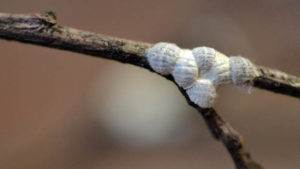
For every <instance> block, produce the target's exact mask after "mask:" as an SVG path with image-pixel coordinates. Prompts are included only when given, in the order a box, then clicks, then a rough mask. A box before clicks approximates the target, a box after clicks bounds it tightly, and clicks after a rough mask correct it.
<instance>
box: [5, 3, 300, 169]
mask: <svg viewBox="0 0 300 169" xmlns="http://www.w3.org/2000/svg"><path fill="white" fill-rule="evenodd" d="M0 4H1V5H0V11H1V12H11V13H36V12H42V11H44V10H48V9H52V10H54V11H55V12H56V13H57V15H58V22H59V23H60V24H63V25H68V26H72V27H76V28H80V29H84V30H89V31H93V32H98V33H102V34H108V35H112V36H116V37H121V38H127V39H133V40H140V41H146V42H151V43H154V42H158V41H171V42H175V43H177V44H179V45H180V46H181V47H187V48H192V47H195V46H203V45H205V46H210V47H214V48H216V49H217V50H219V51H222V52H224V53H225V54H228V55H242V56H246V57H248V58H250V59H251V60H252V61H253V62H255V63H257V64H260V65H265V66H269V67H273V68H278V69H281V70H284V71H286V72H288V73H291V74H295V75H298V76H300V73H299V72H300V63H299V61H300V57H299V53H300V48H299V46H300V31H299V28H300V22H299V19H300V2H299V1H298V0H264V1H256V0H246V1H237V0H236V1H234V0H231V1H221V0H219V1H218V0H206V1H204V0H184V1H178V0H176V1H175V0H173V1H166V0H161V1H157V0H155V1H143V0H140V1H138V0H129V1H122V0H107V1H101V0H98V1H96V0H85V1H80V0H73V1H71V0H26V1H17V0H0ZM0 51H1V53H0V86H1V87H0V93H1V94H0V168H1V169H54V168H55V169H71V168H72V169H86V168H88V169H135V168H136V169H140V168H143V169H168V168H169V169H182V168H189V169H196V168H205V169H220V168H222V169H225V168H228V169H229V168H234V166H233V163H232V161H231V158H230V157H229V155H228V154H227V152H226V150H225V148H224V147H223V146H222V144H221V143H219V142H216V141H215V140H214V139H213V138H212V137H211V135H210V133H209V132H208V130H207V128H206V126H205V124H204V121H203V120H202V118H201V116H199V115H198V114H197V112H196V111H195V110H193V109H191V108H190V107H189V106H187V104H186V102H185V100H184V98H183V96H181V94H180V93H179V91H178V90H177V89H176V87H175V85H173V84H172V83H170V82H168V81H166V80H165V79H163V78H161V77H159V76H157V75H155V74H153V73H150V72H149V71H146V70H143V69H141V68H137V67H133V66H131V65H125V64H120V63H117V62H114V61H109V60H105V59H98V58H93V57H89V56H86V55H82V54H77V53H71V52H66V51H60V50H56V49H49V48H44V47H39V46H33V45H29V44H21V43H18V42H14V41H11V42H9V41H5V40H0ZM299 103H300V102H299V100H297V99H295V98H291V97H288V96H283V95H279V94H274V93H271V92H267V91H262V90H259V89H253V90H252V94H251V95H248V94H247V91H245V90H236V89H235V88H234V87H230V86H227V87H224V88H222V89H221V90H220V91H219V98H218V101H217V104H216V109H217V111H218V112H219V113H220V114H221V115H222V116H224V118H225V119H226V120H227V121H229V122H230V123H231V124H232V125H233V127H234V128H236V129H237V130H238V131H239V132H240V133H241V134H242V135H243V136H244V139H245V145H246V148H247V150H249V151H250V152H251V154H252V156H253V158H254V159H255V160H257V161H258V162H260V163H261V164H262V165H263V166H264V167H265V168H266V169H267V168H269V169H282V168H289V169H299V168H300V123H299V121H300V104H299Z"/></svg>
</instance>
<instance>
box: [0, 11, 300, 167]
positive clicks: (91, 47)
mask: <svg viewBox="0 0 300 169" xmlns="http://www.w3.org/2000/svg"><path fill="white" fill-rule="evenodd" d="M0 38H3V39H7V40H17V41H21V42H25V43H31V44H36V45H42V46H47V47H52V48H57V49H64V50H69V51H73V52H78V53H83V54H87V55H91V56H96V57H101V58H107V59H112V60H117V61H119V62H123V63H129V64H133V65H136V66H139V67H143V68H145V69H148V70H150V71H153V70H152V69H151V67H150V65H149V63H148V62H147V59H146V56H145V50H146V49H147V48H149V47H151V46H152V44H148V43H143V42H136V41H130V40H124V39H119V38H113V37H109V36H105V35H101V34H96V33H91V32H86V31H81V30H77V29H74V28H68V27H65V26H60V25H57V24H56V16H55V14H54V13H53V12H51V11H49V12H45V13H43V14H35V15H18V14H5V13H0ZM258 69H259V70H260V72H261V75H260V76H259V77H257V78H255V79H254V80H253V82H252V84H253V86H255V87H259V88H263V89H266V90H270V91H274V92H277V93H282V94H286V95H289V96H294V97H298V98H300V79H299V78H298V77H295V76H291V75H288V74H286V73H283V72H280V71H275V70H271V69H269V68H264V67H258ZM164 77H166V78H167V79H169V80H171V81H173V82H174V79H173V78H172V76H170V75H168V76H164ZM175 84H176V83H175ZM179 89H180V91H181V92H182V94H183V95H184V96H185V98H186V100H187V101H188V103H189V104H190V105H191V106H193V107H194V108H196V109H197V110H198V111H199V112H200V113H201V114H202V116H203V118H204V119H205V121H206V124H207V126H208V128H209V129H210V131H211V133H212V134H213V136H214V137H215V138H216V139H218V140H220V141H222V142H223V144H224V145H225V146H226V148H227V150H228V151H229V153H230V155H231V157H232V159H233V160H234V163H235V165H236V168H237V169H260V168H261V167H260V166H259V165H258V164H257V163H255V162H253V160H252V159H251V158H250V155H249V154H248V153H247V152H246V151H245V150H244V147H243V141H242V137H241V136H240V135H239V134H238V133H237V132H236V131H235V130H234V129H233V128H232V127H231V126H230V125H229V124H228V123H227V122H225V121H224V120H223V119H222V118H221V117H220V116H219V115H218V114H217V113H216V111H215V110H214V109H203V108H201V107H199V106H197V105H196V104H194V103H192V102H191V101H190V99H189V97H188V96H187V94H186V92H185V90H183V89H182V88H180V87H179Z"/></svg>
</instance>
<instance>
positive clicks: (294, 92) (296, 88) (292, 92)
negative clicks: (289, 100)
mask: <svg viewBox="0 0 300 169" xmlns="http://www.w3.org/2000/svg"><path fill="white" fill-rule="evenodd" d="M257 68H258V70H259V71H260V73H261V75H260V76H259V77H257V78H255V79H253V83H252V84H253V86H254V87H258V88H261V89H266V90H270V91H273V92H276V93H281V94H285V95H289V96H294V97H297V98H300V78H298V77H296V76H292V75H288V74H286V73H284V72H281V71H278V70H273V69H270V68H266V67H263V66H258V67H257Z"/></svg>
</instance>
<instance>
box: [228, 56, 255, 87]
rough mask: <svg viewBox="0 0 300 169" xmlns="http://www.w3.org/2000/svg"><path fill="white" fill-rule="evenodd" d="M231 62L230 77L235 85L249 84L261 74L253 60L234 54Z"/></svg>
mask: <svg viewBox="0 0 300 169" xmlns="http://www.w3.org/2000/svg"><path fill="white" fill-rule="evenodd" d="M229 64H230V77H231V79H232V82H233V84H235V85H238V86H243V85H247V83H249V82H251V80H253V79H254V78H255V77H256V76H258V75H259V72H258V70H257V69H256V67H255V66H254V65H253V64H252V62H251V61H250V60H248V59H246V58H244V57H241V56H232V57H230V58H229Z"/></svg>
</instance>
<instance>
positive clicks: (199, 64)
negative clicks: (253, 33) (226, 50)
mask: <svg viewBox="0 0 300 169" xmlns="http://www.w3.org/2000/svg"><path fill="white" fill-rule="evenodd" d="M146 56H147V59H148V62H149V64H150V66H151V67H152V69H153V70H154V71H156V72H158V73H160V74H163V75H168V74H170V73H172V75H173V77H174V80H175V82H176V83H177V84H178V85H179V86H180V87H182V88H184V89H185V90H186V92H187V94H188V96H189V98H190V99H191V101H192V102H194V103H195V104H197V105H198V106H200V107H203V108H209V107H212V106H213V103H214V99H215V98H216V88H217V87H218V86H220V85H222V84H227V83H232V82H233V84H235V85H240V86H242V85H246V84H248V83H249V82H250V81H251V80H252V79H253V78H255V77H256V76H258V75H259V72H258V71H257V69H256V67H255V66H254V65H253V64H252V63H251V62H250V61H249V60H248V59H245V58H243V57H230V58H228V57H227V56H226V55H224V54H222V53H220V52H218V51H216V50H214V49H213V48H209V47H197V48H194V49H193V50H189V49H180V48H179V47H178V46H177V45H175V44H171V43H158V44H156V45H154V46H153V47H151V48H150V49H148V50H147V51H146Z"/></svg>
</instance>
